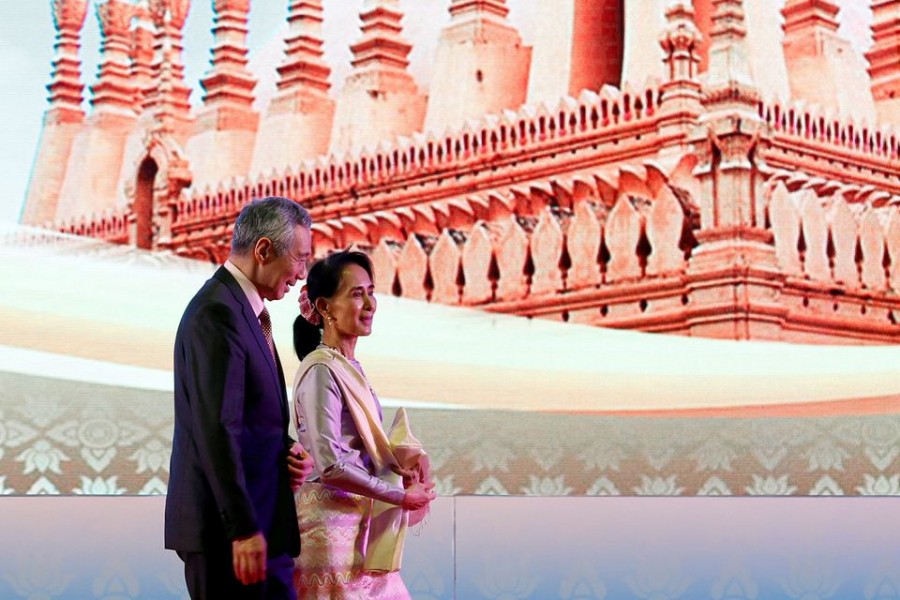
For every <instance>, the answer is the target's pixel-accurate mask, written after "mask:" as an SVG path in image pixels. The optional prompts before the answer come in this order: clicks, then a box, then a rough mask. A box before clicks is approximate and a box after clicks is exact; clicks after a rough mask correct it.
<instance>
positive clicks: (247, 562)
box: [231, 533, 266, 585]
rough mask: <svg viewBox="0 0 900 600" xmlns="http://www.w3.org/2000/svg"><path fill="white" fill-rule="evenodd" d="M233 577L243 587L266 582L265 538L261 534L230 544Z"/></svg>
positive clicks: (239, 539)
mask: <svg viewBox="0 0 900 600" xmlns="http://www.w3.org/2000/svg"><path fill="white" fill-rule="evenodd" d="M231 554H232V557H233V564H234V576H235V577H236V578H237V580H238V581H240V582H241V583H243V584H244V585H252V584H254V583H261V582H263V581H265V580H266V538H265V537H263V534H262V533H255V534H253V535H251V536H250V537H245V538H238V539H236V540H234V541H232V542H231Z"/></svg>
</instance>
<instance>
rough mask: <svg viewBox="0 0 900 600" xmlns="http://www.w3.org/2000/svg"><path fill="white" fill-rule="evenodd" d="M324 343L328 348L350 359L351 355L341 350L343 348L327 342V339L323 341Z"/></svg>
mask: <svg viewBox="0 0 900 600" xmlns="http://www.w3.org/2000/svg"><path fill="white" fill-rule="evenodd" d="M322 345H323V346H325V347H326V348H328V349H329V350H334V351H335V352H337V353H338V354H340V355H341V356H343V357H344V358H346V359H348V360H349V359H350V357H349V356H347V355H346V354H344V353H343V352H341V349H340V347H339V346H332V345H331V344H329V343H328V342H325V341H323V342H322Z"/></svg>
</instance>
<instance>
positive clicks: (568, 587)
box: [559, 561, 607, 600]
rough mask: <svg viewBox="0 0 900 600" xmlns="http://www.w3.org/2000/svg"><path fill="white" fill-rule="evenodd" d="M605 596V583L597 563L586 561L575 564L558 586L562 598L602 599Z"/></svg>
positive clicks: (568, 599) (574, 599) (580, 599)
mask: <svg viewBox="0 0 900 600" xmlns="http://www.w3.org/2000/svg"><path fill="white" fill-rule="evenodd" d="M606 596H607V589H606V584H605V583H604V582H603V580H602V579H600V574H599V572H598V570H597V565H596V564H594V563H590V562H588V561H583V562H581V563H580V564H578V565H575V566H574V567H573V568H572V570H571V571H570V572H569V573H568V574H567V575H566V577H565V578H564V579H563V581H562V583H561V584H560V586H559V597H560V598H561V599H562V600H604V599H605V598H606Z"/></svg>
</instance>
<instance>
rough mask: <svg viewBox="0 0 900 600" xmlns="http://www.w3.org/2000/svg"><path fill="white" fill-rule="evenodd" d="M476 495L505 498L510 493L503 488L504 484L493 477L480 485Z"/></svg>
mask: <svg viewBox="0 0 900 600" xmlns="http://www.w3.org/2000/svg"><path fill="white" fill-rule="evenodd" d="M475 493H476V494H482V495H486V496H505V495H506V494H508V493H509V492H507V491H506V488H505V487H503V484H502V483H500V480H499V479H497V478H496V477H494V476H493V475H491V476H490V477H488V478H487V479H485V480H484V481H482V482H481V483H479V484H478V488H477V489H476V490H475Z"/></svg>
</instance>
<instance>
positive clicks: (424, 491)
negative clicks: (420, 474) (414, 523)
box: [400, 482, 436, 510]
mask: <svg viewBox="0 0 900 600" xmlns="http://www.w3.org/2000/svg"><path fill="white" fill-rule="evenodd" d="M433 488H434V484H432V485H431V486H430V487H427V486H426V485H425V484H423V483H419V482H417V483H413V484H412V485H411V486H409V488H407V490H406V494H405V495H404V496H403V503H402V504H401V505H400V506H401V507H403V508H405V509H406V510H419V509H420V508H425V507H426V506H428V504H429V503H430V502H431V501H432V500H434V499H435V497H436V494H435V493H434V489H433Z"/></svg>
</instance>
